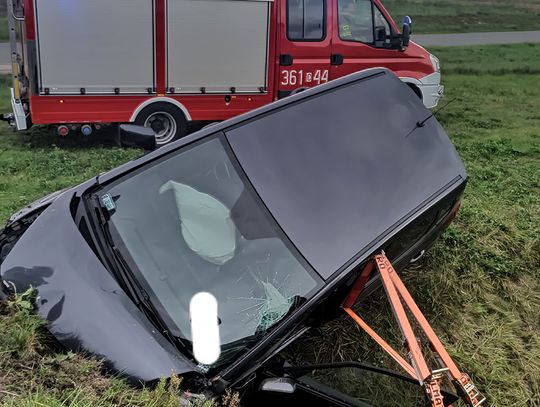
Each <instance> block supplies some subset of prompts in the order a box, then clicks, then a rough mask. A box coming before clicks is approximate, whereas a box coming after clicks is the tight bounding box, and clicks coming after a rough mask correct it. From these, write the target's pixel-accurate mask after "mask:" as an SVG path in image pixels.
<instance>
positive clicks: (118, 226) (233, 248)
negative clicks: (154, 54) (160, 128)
mask: <svg viewBox="0 0 540 407" xmlns="http://www.w3.org/2000/svg"><path fill="white" fill-rule="evenodd" d="M100 197H101V201H102V205H103V206H104V207H106V208H107V210H108V211H109V214H110V221H109V226H110V230H111V235H112V238H113V241H114V244H115V246H116V248H117V250H119V251H120V253H121V254H122V256H123V257H124V259H125V261H126V263H127V265H128V266H129V267H130V268H131V269H132V270H131V271H132V272H133V273H134V274H135V276H136V277H137V279H138V280H140V283H141V284H142V285H143V287H144V288H145V289H146V290H147V291H148V293H149V295H150V297H151V300H152V302H153V304H154V306H155V307H156V308H157V309H158V312H159V313H160V316H161V317H162V318H163V319H164V320H165V321H166V322H167V324H168V325H169V326H170V327H174V328H176V331H175V332H171V333H172V334H174V335H175V336H177V337H178V338H180V339H182V340H183V341H184V342H187V343H188V345H189V344H190V341H191V332H190V317H189V302H190V300H191V298H192V297H193V295H195V294H196V293H198V292H201V291H205V292H210V293H211V294H213V295H214V296H215V297H216V299H217V300H218V314H219V323H220V339H221V345H222V355H221V358H220V360H218V362H217V364H223V363H226V362H228V361H230V360H231V358H233V357H234V356H235V355H237V354H238V353H239V352H242V351H245V350H246V349H247V348H248V347H249V346H250V344H252V343H253V342H255V341H257V340H259V339H260V337H261V336H263V335H264V334H265V333H267V332H268V330H269V329H271V328H272V326H274V325H275V324H277V323H278V322H280V321H281V320H283V319H284V318H285V317H286V316H287V315H288V314H289V313H290V312H291V311H292V309H293V308H294V307H296V306H298V305H299V304H301V303H302V302H303V301H305V300H306V299H307V298H309V296H310V295H311V293H313V292H315V291H316V288H317V287H318V286H319V285H320V284H321V283H322V280H321V279H320V277H318V276H317V275H316V273H315V272H314V271H312V270H311V269H310V267H309V266H308V265H307V264H306V262H305V261H304V260H303V259H302V258H301V256H300V255H299V254H298V253H297V252H296V251H295V250H294V248H293V247H292V246H291V244H290V243H289V241H288V240H287V239H286V238H285V236H284V235H283V234H282V232H281V230H280V229H279V227H278V226H277V224H276V223H275V221H274V220H273V219H272V217H271V216H270V215H269V213H267V210H266V208H265V207H264V205H263V204H262V202H261V201H260V199H259V198H258V197H257V196H256V195H255V193H254V192H253V191H252V189H251V186H250V185H249V183H248V182H247V180H246V179H245V177H244V175H243V174H242V173H241V172H240V170H239V169H238V166H237V164H236V162H235V160H234V158H233V157H232V154H231V153H229V152H228V150H227V149H226V148H225V146H224V142H223V141H222V140H221V139H220V138H217V137H216V138H212V139H211V140H209V141H204V142H203V143H198V144H196V145H195V146H192V147H189V148H187V149H185V150H182V151H181V152H180V153H175V154H174V155H172V156H169V158H167V159H165V160H162V161H160V162H158V163H157V164H154V165H152V166H151V167H146V168H144V169H143V170H142V171H139V172H137V173H136V174H135V175H133V174H130V177H129V178H126V179H123V180H121V181H119V182H117V183H115V184H114V185H112V186H110V187H108V188H105V189H104V190H103V191H101V192H100Z"/></svg>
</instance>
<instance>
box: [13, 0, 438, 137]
mask: <svg viewBox="0 0 540 407" xmlns="http://www.w3.org/2000/svg"><path fill="white" fill-rule="evenodd" d="M8 3H9V4H8V6H9V24H10V42H11V46H12V62H13V88H12V105H13V113H12V114H9V115H7V117H6V119H7V120H10V121H11V123H12V124H13V125H14V126H15V127H16V128H17V129H18V130H26V129H27V128H29V126H31V125H32V124H54V125H57V126H58V127H57V128H58V133H59V134H60V135H62V136H66V135H67V134H68V133H69V132H70V131H73V130H80V131H82V133H83V134H84V135H90V134H91V133H92V131H93V130H94V129H95V128H99V127H100V126H102V125H103V124H110V123H128V122H131V123H135V124H140V125H145V126H149V127H152V128H153V129H154V130H155V132H156V133H157V141H158V144H161V145H162V144H166V143H168V142H170V141H172V140H175V139H177V138H180V137H182V136H183V135H185V134H186V132H187V125H188V123H189V122H197V121H219V120H224V119H227V118H230V117H232V116H235V115H238V114H241V113H244V112H246V111H249V110H251V109H254V108H257V107H259V106H262V105H264V104H267V103H270V102H272V101H273V100H276V99H279V98H283V97H286V96H288V95H290V94H292V93H295V92H299V91H302V90H303V89H305V88H307V87H311V86H315V85H318V84H321V83H323V82H327V81H329V80H332V79H335V78H339V77H342V76H344V75H347V74H350V73H352V72H356V71H359V70H362V69H365V68H371V67H377V66H383V67H386V68H389V69H391V70H393V71H394V72H395V73H396V74H397V75H398V76H399V77H400V78H402V80H403V81H404V82H406V83H407V84H408V85H409V86H410V87H411V89H412V91H414V92H415V93H416V94H417V95H418V97H420V98H422V100H423V101H424V103H425V105H426V106H427V107H434V106H436V104H437V102H438V100H439V99H440V97H441V96H442V93H443V87H442V86H441V85H440V69H439V61H438V59H437V58H436V57H435V56H433V55H431V54H430V53H429V52H427V51H426V50H425V49H423V48H422V47H420V46H419V45H417V44H415V43H414V42H412V41H411V42H409V37H410V23H411V21H410V19H409V18H408V17H406V18H405V19H404V25H403V28H402V29H401V30H400V29H399V28H398V26H397V25H396V23H395V22H394V21H393V20H392V18H391V16H390V14H389V13H388V11H386V10H385V8H384V6H383V5H382V4H381V2H380V1H379V0H92V1H88V0H9V1H8Z"/></svg>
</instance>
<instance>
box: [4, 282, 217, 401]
mask: <svg viewBox="0 0 540 407" xmlns="http://www.w3.org/2000/svg"><path fill="white" fill-rule="evenodd" d="M31 296H32V293H31V292H29V293H26V294H24V295H22V296H21V297H19V298H18V299H16V300H12V301H8V302H7V303H4V304H0V327H2V329H0V372H2V373H1V375H0V406H2V407H26V406H28V407H30V406H45V407H60V406H73V407H87V406H88V407H90V406H92V407H106V406H147V407H178V405H179V404H178V403H179V395H180V394H181V390H180V386H181V379H180V378H179V377H177V376H173V377H171V378H170V379H169V380H167V381H165V380H162V381H161V382H159V383H158V384H157V385H156V386H154V387H152V388H146V389H141V390H137V389H135V388H132V387H130V386H128V385H127V384H126V383H125V382H124V381H122V380H120V379H117V378H114V377H110V376H106V375H103V374H102V373H101V371H102V366H101V363H100V362H99V361H97V360H93V359H88V358H84V357H83V356H81V355H76V354H74V353H55V352H54V351H53V349H54V348H53V346H52V345H53V344H52V343H51V341H50V337H49V336H48V335H47V334H46V333H45V331H44V329H43V322H42V321H41V320H40V319H38V317H37V316H35V315H34V313H33V305H32V298H31ZM193 405H194V406H199V407H210V406H211V405H212V403H211V402H210V401H198V402H195V403H194V404H193Z"/></svg>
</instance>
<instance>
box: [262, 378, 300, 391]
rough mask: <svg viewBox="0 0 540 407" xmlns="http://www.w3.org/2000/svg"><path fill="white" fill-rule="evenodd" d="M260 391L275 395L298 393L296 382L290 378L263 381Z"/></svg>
mask: <svg viewBox="0 0 540 407" xmlns="http://www.w3.org/2000/svg"><path fill="white" fill-rule="evenodd" d="M259 390H261V391H269V392H273V393H285V394H292V393H294V392H295V391H296V382H295V381H294V380H293V379H291V378H289V377H272V378H270V379H265V380H263V381H262V383H261V385H260V387H259Z"/></svg>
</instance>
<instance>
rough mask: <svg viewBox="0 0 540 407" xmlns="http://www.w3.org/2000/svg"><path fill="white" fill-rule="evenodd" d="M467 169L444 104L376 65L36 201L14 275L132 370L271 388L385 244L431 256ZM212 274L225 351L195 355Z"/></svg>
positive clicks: (72, 328) (196, 384)
mask: <svg viewBox="0 0 540 407" xmlns="http://www.w3.org/2000/svg"><path fill="white" fill-rule="evenodd" d="M126 129H127V128H125V130H126ZM127 130H129V129H127ZM128 133H129V132H128ZM126 134H127V133H126ZM139 136H140V137H144V134H139ZM126 137H129V134H127V136H126ZM131 137H133V134H131ZM466 179H467V175H466V172H465V169H464V167H463V164H462V162H461V160H460V158H459V156H458V155H457V153H456V151H455V149H454V147H453V145H452V143H451V142H450V140H449V139H448V136H447V135H446V133H445V132H444V130H443V128H442V127H441V126H440V124H439V123H438V122H437V120H436V118H435V117H434V116H433V115H432V114H431V112H430V111H429V110H427V109H426V108H425V107H424V106H423V104H422V103H421V101H420V100H419V99H418V98H417V97H416V96H415V95H414V93H412V92H411V90H410V89H409V88H408V87H407V86H406V85H404V84H403V83H401V81H400V80H399V79H398V78H397V77H396V76H394V74H392V73H391V72H390V71H388V70H384V69H371V70H367V71H364V72H361V73H357V74H353V75H350V76H348V77H344V78H342V79H338V80H335V81H332V82H330V83H328V84H325V85H322V86H319V87H317V88H314V89H310V90H306V91H305V92H302V93H299V94H297V95H294V96H291V97H289V98H286V99H283V100H280V101H278V102H275V103H273V104H271V105H268V106H266V107H263V108H261V109H258V110H255V111H253V112H250V113H248V114H245V115H242V116H239V117H237V118H234V119H231V120H228V121H225V122H222V123H219V124H215V125H212V126H210V127H207V128H204V129H202V130H201V131H199V132H197V133H195V134H192V135H190V136H188V137H186V138H184V139H182V140H179V141H177V142H175V143H173V144H171V145H168V146H166V147H163V148H161V149H159V150H157V151H154V152H151V153H149V154H147V155H145V156H143V157H141V158H140V159H138V160H135V161H133V162H130V163H127V164H125V165H123V166H121V167H119V168H117V169H114V170H112V171H110V172H108V173H106V174H101V175H99V176H97V177H95V178H93V179H91V180H89V181H87V182H85V183H83V184H81V185H79V186H76V187H74V188H70V189H68V190H65V191H62V192H59V193H56V194H53V195H51V196H49V197H46V198H44V199H42V200H40V201H38V202H37V203H35V204H32V205H30V206H29V207H27V208H25V209H23V210H22V211H20V212H18V213H17V214H15V215H13V217H12V218H11V219H10V220H9V221H8V223H7V225H6V227H5V229H4V230H3V232H2V234H1V236H0V246H1V257H0V261H1V266H0V267H1V268H0V272H1V274H0V276H1V281H2V284H1V286H2V290H3V291H4V293H5V294H4V295H7V294H9V293H12V292H15V291H16V292H23V291H25V290H27V289H28V288H29V287H34V288H35V289H36V290H37V301H36V302H37V304H36V307H37V312H38V313H39V315H40V316H41V317H42V318H44V319H46V320H47V321H48V329H49V330H50V332H51V333H52V334H53V335H54V336H55V337H56V338H57V339H58V340H59V341H60V342H61V343H62V344H63V345H64V346H65V347H66V348H68V349H70V350H73V351H81V350H82V351H85V352H87V353H89V354H92V355H96V356H97V357H99V358H102V359H103V360H104V361H105V363H106V365H107V367H108V368H109V369H111V370H113V371H114V372H117V373H119V374H121V375H123V376H124V377H126V378H127V379H128V380H130V381H132V382H134V383H151V382H153V381H155V380H156V379H158V378H161V377H167V376H170V375H171V373H177V374H181V375H184V377H185V378H186V379H185V380H186V382H187V383H191V386H192V387H193V388H197V389H199V390H201V391H202V390H205V389H206V390H208V391H211V392H213V393H219V392H220V391H223V389H225V388H228V387H231V388H237V389H240V388H242V389H247V388H252V386H250V385H248V383H256V382H259V381H260V380H262V379H267V382H266V383H270V384H269V385H268V386H269V387H270V388H272V386H274V385H275V384H276V383H278V381H277V380H275V379H272V377H273V376H275V375H281V374H282V373H283V369H284V367H283V364H281V367H279V368H275V369H274V368H273V367H272V366H276V360H277V359H276V358H275V357H274V356H275V355H277V354H278V353H279V352H280V351H281V350H282V349H283V348H284V347H285V346H287V345H288V344H290V343H292V342H293V341H294V340H295V339H297V338H298V337H299V336H300V335H301V334H302V333H304V332H306V330H307V329H309V328H311V327H314V326H317V325H320V324H321V323H323V322H324V321H327V320H329V319H331V318H334V317H335V316H336V315H338V312H339V304H340V303H341V301H343V299H344V298H345V296H346V294H347V290H348V289H349V288H350V286H351V284H353V282H354V280H355V277H356V276H357V274H358V272H359V270H361V268H362V266H363V264H365V262H366V261H367V259H368V258H369V257H370V256H371V255H372V254H374V253H376V252H378V251H381V250H385V252H386V254H387V256H388V257H389V258H390V259H391V260H392V261H393V263H394V265H395V266H396V268H398V269H401V268H403V267H405V266H406V265H407V264H409V263H410V262H411V260H415V259H416V258H418V257H420V256H421V255H422V254H423V253H424V251H425V250H426V249H427V248H429V247H430V245H432V244H433V242H434V241H435V240H436V239H437V237H438V236H439V235H440V233H441V232H442V231H443V230H444V228H445V227H446V226H447V225H448V224H449V223H450V222H451V220H452V219H453V217H454V216H455V213H456V211H457V208H458V207H459V199H460V196H461V194H462V192H463V189H464V187H465V184H466ZM377 285H378V284H377V281H375V280H373V281H372V282H371V284H370V286H371V287H372V288H375V287H377ZM200 291H207V292H210V293H212V294H213V295H214V296H215V297H216V298H217V300H218V303H219V324H220V325H219V328H220V335H221V348H222V353H221V356H220V358H219V360H218V361H217V362H216V363H215V364H212V365H201V364H198V363H197V362H196V361H195V359H194V357H193V355H192V344H191V332H190V318H189V301H190V299H191V297H192V296H193V295H194V294H196V293H198V292H200ZM368 292H369V290H368ZM269 367H270V368H269ZM349 368H351V367H350V366H349ZM353 368H354V367H353ZM356 368H358V366H356ZM268 369H270V370H268ZM273 369H274V370H273ZM308 370H309V369H308ZM262 372H264V373H262ZM268 379H270V382H268ZM285 387H287V383H286V386H285ZM307 387H309V385H308V386H307ZM309 388H311V389H312V387H309ZM285 391H287V389H285ZM312 393H313V392H312ZM312 393H310V394H312ZM315 393H316V394H317V395H318V394H319V392H318V391H315ZM323 393H324V391H323ZM296 394H297V397H300V396H299V394H303V393H298V392H297V393H296ZM306 394H307V393H306ZM246 397H247V398H246V399H249V396H246ZM253 397H255V396H253ZM317 397H318V396H317ZM338 399H339V397H338ZM327 401H328V400H327ZM327 401H326V402H327ZM344 403H349V404H350V403H353V402H352V401H351V400H348V401H344ZM359 403H360V402H359ZM337 405H341V404H339V403H338V404H337ZM344 405H345V404H344ZM353 405H354V403H353ZM358 405H366V404H362V403H360V404H358Z"/></svg>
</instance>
